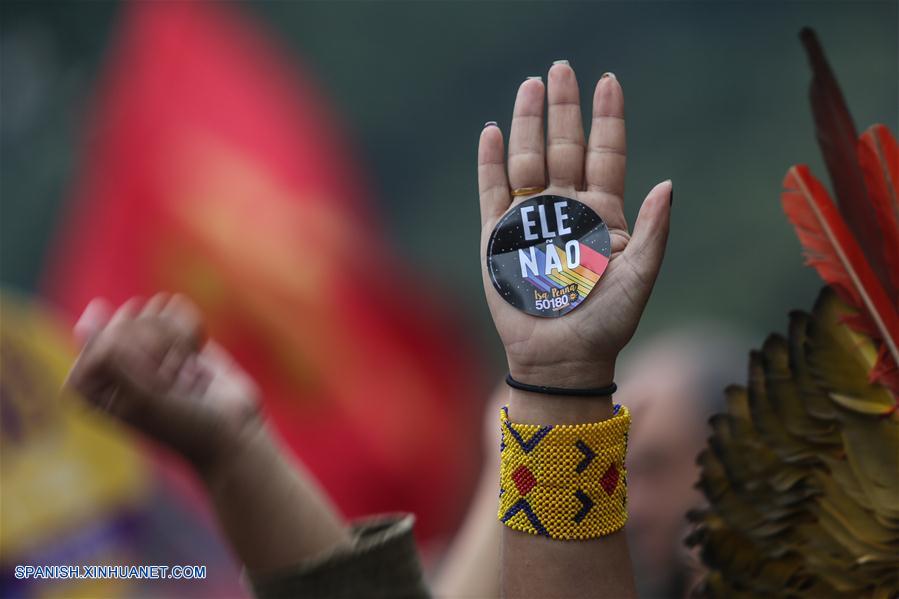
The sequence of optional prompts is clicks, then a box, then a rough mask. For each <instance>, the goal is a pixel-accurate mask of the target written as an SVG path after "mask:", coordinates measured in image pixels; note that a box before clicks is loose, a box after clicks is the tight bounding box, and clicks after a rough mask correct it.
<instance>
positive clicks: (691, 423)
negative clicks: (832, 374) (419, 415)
mask: <svg viewBox="0 0 899 599" xmlns="http://www.w3.org/2000/svg"><path fill="white" fill-rule="evenodd" d="M749 347H750V346H749V344H747V343H745V342H743V341H742V340H741V338H740V336H738V335H737V334H735V333H734V332H733V331H731V330H729V329H727V328H725V327H723V326H720V325H713V324H706V323H698V324H696V325H693V326H686V327H682V328H679V329H677V330H675V331H671V332H668V333H665V334H662V335H659V336H657V337H655V338H653V339H651V340H650V341H648V342H646V343H644V344H641V345H640V346H639V347H638V348H637V349H636V351H635V352H633V353H631V354H630V355H629V356H627V357H626V360H625V362H624V363H623V364H622V368H621V375H620V376H619V383H620V384H621V390H620V391H619V392H618V394H617V395H616V400H620V402H621V403H622V404H624V405H626V406H628V408H629V409H630V410H631V413H632V414H633V425H632V428H631V433H630V437H629V447H628V457H627V481H628V488H629V489H628V512H629V518H628V526H627V530H628V535H629V540H630V544H631V553H632V555H633V559H634V562H635V571H636V572H639V573H640V575H639V576H638V577H637V585H638V587H639V591H640V596H641V597H644V598H656V597H683V596H684V595H685V594H686V591H687V589H688V588H689V585H690V582H691V581H690V579H691V574H690V563H691V561H693V560H691V559H690V555H689V553H688V551H687V549H686V548H685V547H684V543H683V541H684V537H685V536H686V534H687V520H686V516H685V515H686V513H687V511H688V510H690V509H692V508H695V507H697V506H699V505H701V503H702V495H701V493H700V492H699V491H698V490H697V489H695V488H694V485H695V483H696V481H697V480H698V477H699V467H698V466H697V465H696V456H697V454H698V453H699V452H700V451H701V449H702V447H703V446H704V445H705V441H706V438H707V437H708V427H707V420H708V418H709V416H711V415H712V414H713V413H715V412H718V411H721V409H723V404H724V388H725V387H726V386H727V385H729V384H733V383H738V382H741V381H743V380H745V377H746V368H747V366H746V365H747V360H748V351H749Z"/></svg>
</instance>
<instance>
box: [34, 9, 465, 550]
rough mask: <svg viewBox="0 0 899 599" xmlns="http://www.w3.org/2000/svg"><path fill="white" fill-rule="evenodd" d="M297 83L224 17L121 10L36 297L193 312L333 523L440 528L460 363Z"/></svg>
mask: <svg viewBox="0 0 899 599" xmlns="http://www.w3.org/2000/svg"><path fill="white" fill-rule="evenodd" d="M335 122H336V119H335V118H334V116H333V115H332V114H331V113H330V111H329V110H328V108H327V103H326V101H324V100H323V99H322V97H321V96H320V94H319V93H318V92H317V90H316V87H315V84H314V83H313V82H312V80H311V78H310V77H309V75H308V74H305V73H303V72H302V71H300V70H299V69H297V68H296V66H295V65H292V64H287V63H286V62H285V60H284V59H283V58H282V53H281V52H279V49H278V48H276V47H273V44H272V42H271V41H270V39H269V36H268V35H267V34H266V32H265V31H263V30H261V29H260V28H259V27H258V26H257V25H255V24H253V23H252V22H250V21H249V20H248V19H247V15H245V14H243V13H242V12H240V11H239V10H238V9H236V8H234V7H231V6H226V5H223V4H221V3H207V2H203V3H200V2H196V3H194V2H135V3H132V4H130V5H128V7H127V8H126V12H125V15H124V23H123V27H122V29H121V30H120V35H119V38H118V41H117V43H116V44H114V45H113V47H112V50H111V59H110V64H108V66H107V70H106V72H105V76H104V78H103V79H102V81H101V87H100V90H99V97H98V99H97V103H96V104H95V106H94V110H93V113H92V119H91V120H90V122H89V126H88V132H89V134H90V135H89V145H88V147H87V152H86V160H85V162H84V164H83V169H82V171H81V176H80V178H79V180H78V182H77V186H76V188H75V193H74V197H73V201H72V202H71V204H70V206H69V212H68V215H67V216H66V218H65V220H64V221H62V222H63V227H62V230H61V231H60V235H59V238H58V243H57V244H56V246H55V249H54V251H53V252H52V253H51V261H50V263H49V269H48V274H47V277H46V289H47V293H48V294H49V296H50V297H51V298H52V299H53V300H55V301H56V302H57V303H58V304H60V305H61V306H63V307H64V308H65V309H66V310H67V312H68V313H69V314H71V315H76V314H77V313H79V312H80V311H81V310H82V309H83V308H84V306H85V304H86V303H87V302H88V301H89V300H90V298H92V297H95V296H103V297H107V298H108V299H110V300H112V301H114V302H119V301H123V300H124V299H126V298H127V297H129V296H132V295H135V294H138V295H149V294H152V293H154V292H155V291H158V290H167V291H180V292H183V293H186V294H187V295H189V296H190V297H191V298H193V299H194V300H195V301H196V302H197V303H198V304H199V305H200V307H201V308H202V309H203V310H204V313H205V314H206V315H207V317H208V325H209V329H210V331H209V332H210V334H211V335H212V336H214V337H215V338H217V339H218V340H220V341H221V342H222V343H223V344H224V345H225V346H226V347H228V348H229V349H230V350H231V351H232V352H233V353H234V355H235V356H236V357H237V358H238V360H239V361H240V362H241V363H242V364H243V365H244V366H245V367H246V368H247V369H248V370H249V371H250V372H251V373H252V374H253V375H254V376H255V378H256V379H257V380H258V381H259V383H260V385H261V387H262V389H263V392H264V395H265V401H266V407H267V410H268V411H269V413H270V414H271V415H272V416H273V418H274V420H275V422H276V424H277V427H278V428H279V429H280V431H281V432H282V434H283V435H284V436H285V438H286V439H287V441H288V443H289V444H290V446H291V447H292V448H293V449H294V450H295V451H296V453H297V454H298V455H299V456H300V458H301V459H302V460H303V461H304V462H305V463H306V464H307V465H308V466H309V468H310V469H311V470H312V471H313V472H314V473H315V474H316V475H317V476H318V478H319V479H320V481H321V482H322V483H323V485H324V486H325V488H326V489H327V490H328V491H329V492H330V493H331V494H332V495H333V497H334V498H335V500H336V501H337V503H338V505H339V506H340V507H341V508H342V509H343V510H344V511H345V512H346V513H347V514H348V515H350V516H355V515H362V514H366V513H371V512H378V511H385V510H386V511H389V510H412V511H415V512H416V513H418V514H419V517H420V534H422V536H424V537H427V536H429V535H431V534H433V533H436V532H441V531H446V530H447V529H448V527H450V526H451V525H452V523H453V520H454V517H455V516H457V515H458V514H459V513H460V511H461V507H462V505H461V504H462V503H463V501H464V497H465V494H466V492H467V491H468V488H469V484H470V482H471V474H472V470H473V468H472V465H473V464H472V462H473V459H474V456H475V454H476V449H477V447H476V446H477V442H476V441H475V442H472V439H473V436H474V438H475V439H477V438H478V431H480V426H479V425H476V426H474V427H473V426H472V423H474V422H478V421H479V418H478V417H477V415H476V413H475V412H474V410H473V407H474V403H473V402H472V401H470V400H471V398H472V396H473V393H474V392H475V391H476V389H477V386H476V385H474V384H473V380H474V378H475V375H473V374H472V373H473V372H474V370H473V368H472V365H473V363H474V359H473V358H472V357H471V352H470V348H467V347H463V346H462V345H461V344H460V340H459V339H458V336H457V335H456V334H455V333H454V329H455V327H453V326H452V325H451V324H450V323H449V322H448V321H447V319H446V317H445V315H444V314H445V311H444V310H441V309H440V307H439V306H438V305H437V302H436V301H435V299H434V298H433V297H431V296H430V294H429V293H427V292H426V291H424V290H426V289H427V288H428V285H429V282H428V281H427V279H426V278H423V277H422V276H421V275H419V274H416V273H413V272H410V271H409V270H408V269H406V268H404V267H403V266H402V265H401V264H400V263H399V261H398V260H397V259H396V258H395V257H394V255H392V254H391V252H390V250H389V248H388V247H387V246H386V244H385V242H384V241H383V239H382V238H381V231H380V229H379V227H378V225H377V221H378V219H377V217H376V216H373V212H374V211H373V208H372V206H371V205H370V203H369V201H370V199H371V197H370V194H369V193H368V191H367V187H366V185H365V181H364V177H363V176H361V175H360V172H359V169H358V168H357V167H356V165H355V164H354V160H353V156H352V153H351V152H350V151H349V150H348V147H347V144H346V142H345V141H344V136H343V134H342V133H341V131H340V130H339V128H338V126H337V125H336V124H335Z"/></svg>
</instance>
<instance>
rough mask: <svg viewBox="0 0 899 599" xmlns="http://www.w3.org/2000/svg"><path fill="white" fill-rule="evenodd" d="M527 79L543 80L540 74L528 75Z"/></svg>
mask: <svg viewBox="0 0 899 599" xmlns="http://www.w3.org/2000/svg"><path fill="white" fill-rule="evenodd" d="M527 80H528V81H543V77H541V76H540V75H531V76H530V77H528V79H527Z"/></svg>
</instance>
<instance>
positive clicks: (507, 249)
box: [487, 195, 612, 318]
mask: <svg viewBox="0 0 899 599" xmlns="http://www.w3.org/2000/svg"><path fill="white" fill-rule="evenodd" d="M611 255H612V244H611V240H610V239H609V228H608V227H607V226H606V223H604V222H603V220H602V219H601V218H600V217H599V215H598V214H596V213H595V212H593V210H591V209H590V208H588V207H587V206H586V205H585V204H582V203H581V202H578V201H577V200H573V199H571V198H563V197H561V196H553V195H542V196H537V197H533V198H529V199H527V200H525V201H523V202H521V203H520V204H517V205H516V206H514V207H513V208H512V209H511V210H509V212H507V213H506V214H505V215H504V216H503V217H502V218H501V219H500V221H499V222H498V223H497V224H496V227H495V228H494V229H493V233H491V234H490V241H489V242H488V243H487V270H488V272H489V273H490V280H491V281H493V286H494V287H495V288H496V290H497V291H498V292H499V294H500V295H501V296H502V297H503V299H504V300H506V301H507V302H509V303H510V304H512V305H513V306H515V307H516V308H518V309H519V310H522V311H524V312H527V313H528V314H533V315H534V316H543V317H547V318H553V317H556V316H564V315H565V314H568V313H569V312H571V311H572V310H574V309H575V308H577V307H578V306H579V305H581V302H583V301H584V300H585V299H587V296H588V295H589V294H590V292H591V291H592V290H593V287H594V286H595V285H596V282H597V281H599V277H600V276H602V273H603V271H604V270H605V269H606V266H608V264H609V256H611Z"/></svg>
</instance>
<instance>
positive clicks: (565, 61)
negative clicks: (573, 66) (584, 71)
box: [553, 58, 568, 64]
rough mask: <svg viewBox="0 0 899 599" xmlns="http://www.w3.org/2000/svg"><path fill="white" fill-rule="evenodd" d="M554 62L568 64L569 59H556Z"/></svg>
mask: <svg viewBox="0 0 899 599" xmlns="http://www.w3.org/2000/svg"><path fill="white" fill-rule="evenodd" d="M553 64H568V61H567V60H565V59H564V58H563V59H561V60H554V61H553Z"/></svg>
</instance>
